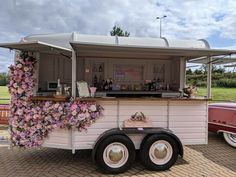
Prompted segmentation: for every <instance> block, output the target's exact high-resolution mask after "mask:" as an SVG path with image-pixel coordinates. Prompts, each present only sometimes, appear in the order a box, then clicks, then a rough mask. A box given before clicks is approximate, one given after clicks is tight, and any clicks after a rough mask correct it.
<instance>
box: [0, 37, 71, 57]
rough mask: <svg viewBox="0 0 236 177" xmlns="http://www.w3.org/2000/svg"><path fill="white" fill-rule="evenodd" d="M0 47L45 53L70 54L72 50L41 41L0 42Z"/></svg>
mask: <svg viewBox="0 0 236 177" xmlns="http://www.w3.org/2000/svg"><path fill="white" fill-rule="evenodd" d="M0 47H2V48H8V49H10V50H13V49H15V50H20V51H30V52H45V53H61V54H63V55H69V56H71V52H72V50H71V49H69V48H64V47H60V46H56V45H52V44H49V43H45V42H41V41H26V42H13V43H0Z"/></svg>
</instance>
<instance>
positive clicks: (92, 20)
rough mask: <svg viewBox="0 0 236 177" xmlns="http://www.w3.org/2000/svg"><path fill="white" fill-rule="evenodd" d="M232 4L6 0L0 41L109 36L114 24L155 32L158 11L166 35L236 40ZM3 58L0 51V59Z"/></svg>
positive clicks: (138, 32)
mask: <svg viewBox="0 0 236 177" xmlns="http://www.w3.org/2000/svg"><path fill="white" fill-rule="evenodd" d="M235 9H236V1H234V0H227V1H225V0H218V1H215V0H208V1H206V0H198V1H196V0H188V1H186V0H175V1H173V0H165V1H161V0H102V1H98V0H54V1H52V0H8V1H3V2H1V6H0V42H11V41H19V40H20V39H21V38H22V37H24V36H26V35H30V34H41V33H60V32H73V31H77V32H80V33H85V34H102V35H109V32H110V30H111V29H112V27H113V25H115V24H116V25H119V26H121V27H122V28H123V29H125V30H127V31H129V32H130V34H131V36H138V37H142V36H144V37H157V36H159V21H158V20H157V19H156V16H163V15H167V18H165V19H163V21H162V24H163V25H162V27H163V28H162V29H163V33H162V34H163V36H165V37H167V38H178V39H196V38H205V39H207V38H209V37H211V36H212V35H214V34H219V36H220V37H221V38H224V39H235V38H236V21H235V18H236V11H235ZM0 52H1V53H2V50H0ZM5 60H6V58H4V57H2V54H0V63H3V62H2V61H5ZM11 61H12V60H11ZM2 67H4V66H3V64H1V68H2Z"/></svg>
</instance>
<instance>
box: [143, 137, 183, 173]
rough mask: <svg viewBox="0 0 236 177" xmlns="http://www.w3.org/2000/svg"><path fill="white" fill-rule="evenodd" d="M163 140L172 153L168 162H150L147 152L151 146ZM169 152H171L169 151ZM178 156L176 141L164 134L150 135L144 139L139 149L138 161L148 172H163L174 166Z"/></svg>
mask: <svg viewBox="0 0 236 177" xmlns="http://www.w3.org/2000/svg"><path fill="white" fill-rule="evenodd" d="M159 140H163V141H165V142H167V144H168V143H169V145H170V146H169V150H170V148H172V153H170V154H171V155H170V156H171V157H170V159H169V160H168V159H167V160H168V161H166V162H165V163H163V164H156V163H154V162H153V161H152V159H151V157H150V155H149V150H150V148H151V146H152V145H153V144H154V143H155V142H157V141H159ZM169 152H171V151H169ZM178 154H179V149H178V145H177V143H176V141H175V140H174V139H173V138H172V137H171V136H169V135H166V134H159V135H158V134H154V135H151V136H149V137H147V138H144V140H143V142H142V144H141V147H140V159H141V162H142V164H143V165H144V166H145V167H146V168H147V169H148V170H153V171H164V170H167V169H169V168H170V167H171V166H172V165H174V164H175V162H176V160H177V159H178Z"/></svg>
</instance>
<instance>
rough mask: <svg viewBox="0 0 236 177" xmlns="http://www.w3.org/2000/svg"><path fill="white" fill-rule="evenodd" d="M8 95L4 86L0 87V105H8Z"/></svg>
mask: <svg viewBox="0 0 236 177" xmlns="http://www.w3.org/2000/svg"><path fill="white" fill-rule="evenodd" d="M9 101H10V95H9V93H8V88H7V87H6V86H0V104H5V103H9Z"/></svg>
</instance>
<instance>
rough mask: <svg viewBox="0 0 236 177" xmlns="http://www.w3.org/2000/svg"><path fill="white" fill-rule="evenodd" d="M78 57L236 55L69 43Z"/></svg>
mask: <svg viewBox="0 0 236 177" xmlns="http://www.w3.org/2000/svg"><path fill="white" fill-rule="evenodd" d="M70 44H71V46H72V47H73V49H74V50H75V51H76V52H77V55H78V56H83V57H97V56H99V57H107V58H109V57H113V58H114V57H115V58H123V57H125V58H129V57H130V58H140V59H141V58H142V59H143V58H150V59H171V58H176V57H184V58H185V59H193V58H199V57H206V56H208V57H211V56H222V55H231V54H236V50H224V49H209V48H181V47H155V46H137V45H120V44H119V45H117V44H101V43H99V44H95V43H86V42H84V43H82V42H70Z"/></svg>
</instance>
